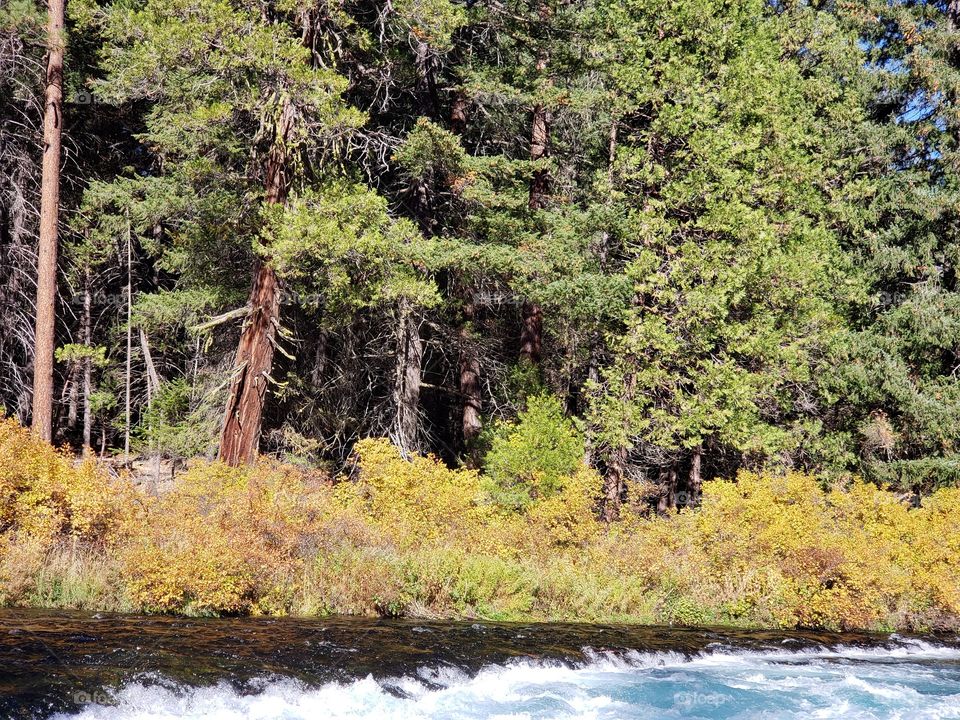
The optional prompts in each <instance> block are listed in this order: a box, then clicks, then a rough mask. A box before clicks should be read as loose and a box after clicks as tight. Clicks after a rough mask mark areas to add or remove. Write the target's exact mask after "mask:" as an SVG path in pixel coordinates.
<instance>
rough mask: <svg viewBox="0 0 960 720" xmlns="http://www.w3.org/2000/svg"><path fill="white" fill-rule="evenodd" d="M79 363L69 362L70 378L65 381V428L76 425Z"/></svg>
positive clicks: (71, 427)
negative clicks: (66, 386) (67, 390)
mask: <svg viewBox="0 0 960 720" xmlns="http://www.w3.org/2000/svg"><path fill="white" fill-rule="evenodd" d="M79 378H80V363H78V362H73V363H71V364H70V379H69V380H68V381H67V385H68V386H69V392H68V394H67V400H68V404H67V429H69V430H74V429H76V427H77V416H78V414H79V408H80V382H79Z"/></svg>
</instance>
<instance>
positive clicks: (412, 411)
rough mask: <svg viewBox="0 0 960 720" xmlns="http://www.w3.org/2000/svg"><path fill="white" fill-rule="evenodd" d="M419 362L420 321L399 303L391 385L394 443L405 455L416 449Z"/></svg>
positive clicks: (411, 310)
mask: <svg viewBox="0 0 960 720" xmlns="http://www.w3.org/2000/svg"><path fill="white" fill-rule="evenodd" d="M422 364H423V341H422V340H421V338H420V323H419V320H418V319H417V317H416V315H415V313H414V311H413V308H411V307H410V304H409V303H408V302H407V301H406V300H404V301H401V303H400V312H399V324H398V326H397V367H396V376H395V382H394V388H393V401H394V413H395V415H394V423H393V425H394V430H393V435H394V437H393V440H394V443H395V444H396V445H397V447H399V448H400V449H401V451H403V453H404V454H405V455H409V454H413V453H416V452H417V451H418V450H419V443H418V431H419V427H420V415H419V406H420V382H421V380H420V372H421V366H422Z"/></svg>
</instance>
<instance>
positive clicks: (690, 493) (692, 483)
mask: <svg viewBox="0 0 960 720" xmlns="http://www.w3.org/2000/svg"><path fill="white" fill-rule="evenodd" d="M702 457H703V450H702V449H701V448H700V447H696V448H694V450H693V457H692V458H690V480H689V482H688V485H689V487H688V488H687V507H692V508H693V507H698V506H699V505H700V494H701V491H702V488H703V479H702V478H701V476H700V463H701V459H702Z"/></svg>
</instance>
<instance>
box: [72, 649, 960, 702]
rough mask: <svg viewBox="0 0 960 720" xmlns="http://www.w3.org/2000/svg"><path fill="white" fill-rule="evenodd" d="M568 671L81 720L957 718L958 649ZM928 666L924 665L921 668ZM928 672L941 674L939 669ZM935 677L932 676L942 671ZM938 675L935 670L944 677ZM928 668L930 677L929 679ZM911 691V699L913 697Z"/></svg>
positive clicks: (636, 663)
mask: <svg viewBox="0 0 960 720" xmlns="http://www.w3.org/2000/svg"><path fill="white" fill-rule="evenodd" d="M586 654H587V658H588V660H587V661H586V662H585V663H583V664H581V665H579V666H576V667H572V666H569V665H562V664H558V663H539V662H531V661H521V662H511V663H507V664H504V665H495V666H489V667H487V668H484V669H483V670H481V671H480V672H479V673H476V674H475V675H472V676H470V675H467V674H466V673H464V672H462V671H460V670H457V669H453V668H448V667H440V668H421V669H420V670H419V671H417V672H416V673H414V674H411V675H407V676H404V677H398V678H389V679H382V680H379V681H378V680H375V679H374V678H373V677H366V678H361V679H358V680H355V681H353V682H347V683H336V682H331V683H327V684H325V685H322V686H320V687H307V686H305V685H303V684H301V683H298V682H295V681H293V680H283V679H281V680H273V681H264V682H263V683H262V684H261V685H260V686H258V687H256V688H254V692H253V693H250V694H245V693H239V692H237V691H236V690H235V689H234V688H233V687H231V686H230V685H227V684H226V683H221V684H219V685H216V686H213V687H206V688H185V687H178V686H176V685H171V684H170V683H157V682H156V681H155V680H152V679H150V678H146V679H141V680H139V681H133V682H130V683H128V684H127V685H125V686H124V687H123V688H121V689H120V690H119V691H118V692H117V693H116V695H115V696H114V697H113V698H112V702H111V703H107V704H100V705H96V704H95V705H89V706H87V707H85V708H84V709H83V710H81V711H80V713H79V714H77V715H74V716H66V715H62V716H59V717H60V720H63V719H64V718H66V717H74V718H80V719H82V720H307V719H308V718H309V719H321V718H322V719H327V718H329V719H330V720H340V719H346V718H351V719H355V720H365V719H368V718H370V719H373V718H375V719H377V720H393V719H397V720H400V719H402V720H420V719H427V718H431V719H451V718H457V719H458V720H469V719H471V718H476V719H480V718H484V719H494V718H496V719H499V720H543V719H548V718H549V719H552V720H613V719H616V720H623V719H625V718H634V717H636V718H642V717H701V718H702V717H714V716H722V717H731V718H754V717H778V718H780V717H782V718H791V717H821V718H834V717H844V718H880V717H883V718H886V717H903V718H911V719H913V718H918V719H919V718H929V719H931V720H933V719H937V720H940V719H945V718H960V667H958V666H955V665H953V664H952V663H957V662H960V649H956V648H950V647H944V646H937V645H933V644H930V643H925V642H922V641H916V642H914V641H910V642H907V641H901V644H899V645H898V646H897V647H893V648H889V649H884V648H852V647H840V648H834V649H823V648H816V649H807V650H800V651H784V650H777V651H770V652H735V651H730V652H727V651H724V652H714V653H705V654H701V655H696V656H693V657H686V656H684V655H682V654H680V653H674V652H664V653H639V652H630V653H624V654H615V653H610V652H595V651H588V652H587V653H586ZM930 663H933V665H934V666H933V667H931V665H930ZM937 663H940V665H939V666H938V665H937ZM941 666H942V667H941ZM944 667H945V668H946V669H943V668H944ZM938 668H939V669H938ZM919 684H922V687H921V686H920V685H919Z"/></svg>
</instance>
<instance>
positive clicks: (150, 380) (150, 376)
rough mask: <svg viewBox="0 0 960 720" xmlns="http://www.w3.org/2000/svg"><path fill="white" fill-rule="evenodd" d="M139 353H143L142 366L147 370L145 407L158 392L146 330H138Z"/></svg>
mask: <svg viewBox="0 0 960 720" xmlns="http://www.w3.org/2000/svg"><path fill="white" fill-rule="evenodd" d="M140 351H141V352H142V353H143V364H144V367H145V368H146V370H147V405H148V406H149V405H150V403H151V402H152V401H153V396H154V395H156V394H157V391H158V390H160V375H159V373H157V367H156V365H154V364H153V355H152V354H151V353H150V338H149V337H148V336H147V332H146V330H144V329H143V328H140Z"/></svg>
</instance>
